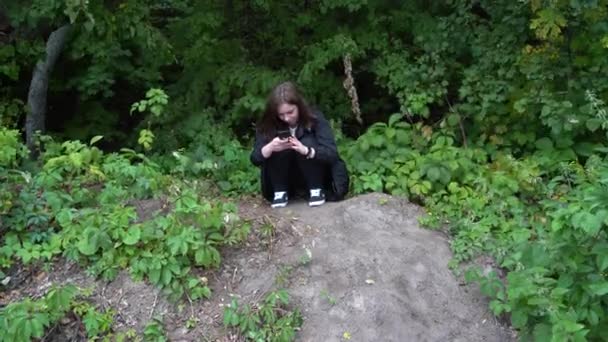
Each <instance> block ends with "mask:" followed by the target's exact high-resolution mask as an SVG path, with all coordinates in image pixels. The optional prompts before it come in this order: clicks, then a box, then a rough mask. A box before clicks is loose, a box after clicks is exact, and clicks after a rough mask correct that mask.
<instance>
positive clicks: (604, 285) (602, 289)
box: [589, 281, 608, 296]
mask: <svg viewBox="0 0 608 342" xmlns="http://www.w3.org/2000/svg"><path fill="white" fill-rule="evenodd" d="M589 290H591V293H593V294H594V295H596V296H603V295H606V294H608V281H603V282H601V283H598V284H591V285H589Z"/></svg>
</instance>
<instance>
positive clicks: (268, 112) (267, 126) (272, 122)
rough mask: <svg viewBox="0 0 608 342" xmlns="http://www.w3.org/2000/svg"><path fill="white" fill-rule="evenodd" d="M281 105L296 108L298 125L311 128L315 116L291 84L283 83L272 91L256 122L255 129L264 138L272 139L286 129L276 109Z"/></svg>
mask: <svg viewBox="0 0 608 342" xmlns="http://www.w3.org/2000/svg"><path fill="white" fill-rule="evenodd" d="M283 103H287V104H290V105H295V106H296V107H298V125H300V126H302V127H305V128H312V126H313V125H314V123H315V116H314V114H313V113H312V110H311V109H310V107H309V106H308V104H307V103H306V100H305V99H304V97H303V96H302V94H300V92H299V91H298V88H297V87H296V85H295V84H294V83H293V82H283V83H281V84H279V85H277V86H276V87H274V88H273V89H272V91H271V92H270V94H269V95H268V99H267V100H266V109H265V110H264V114H263V115H262V118H261V120H260V121H259V122H258V127H257V129H258V130H259V132H260V133H262V134H263V135H264V136H265V137H266V138H268V139H272V138H273V137H274V136H275V134H276V131H277V130H279V129H287V125H286V124H285V123H284V122H283V121H281V120H280V119H279V113H278V109H279V106H280V105H282V104H283Z"/></svg>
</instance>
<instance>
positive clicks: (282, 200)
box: [270, 191, 287, 208]
mask: <svg viewBox="0 0 608 342" xmlns="http://www.w3.org/2000/svg"><path fill="white" fill-rule="evenodd" d="M270 206H271V207H272V208H283V207H285V206H287V192H286V191H277V192H275V193H274V199H273V200H272V204H271V205H270Z"/></svg>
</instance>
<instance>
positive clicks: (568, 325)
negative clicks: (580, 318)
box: [560, 319, 585, 333]
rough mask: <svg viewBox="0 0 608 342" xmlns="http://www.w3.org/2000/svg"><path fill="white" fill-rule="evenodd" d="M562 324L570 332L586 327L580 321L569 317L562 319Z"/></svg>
mask: <svg viewBox="0 0 608 342" xmlns="http://www.w3.org/2000/svg"><path fill="white" fill-rule="evenodd" d="M560 324H561V325H562V326H563V327H564V329H565V330H566V332H569V333H573V332H576V331H579V330H581V329H583V328H584V327H585V326H584V325H582V324H580V323H576V322H574V321H570V320H567V319H565V320H562V321H561V322H560Z"/></svg>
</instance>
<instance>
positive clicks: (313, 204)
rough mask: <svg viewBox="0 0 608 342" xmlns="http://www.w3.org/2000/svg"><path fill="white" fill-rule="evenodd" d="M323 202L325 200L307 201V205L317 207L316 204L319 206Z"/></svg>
mask: <svg viewBox="0 0 608 342" xmlns="http://www.w3.org/2000/svg"><path fill="white" fill-rule="evenodd" d="M323 203H325V200H321V201H315V202H308V206H309V207H317V206H320V205H321V204H323Z"/></svg>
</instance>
